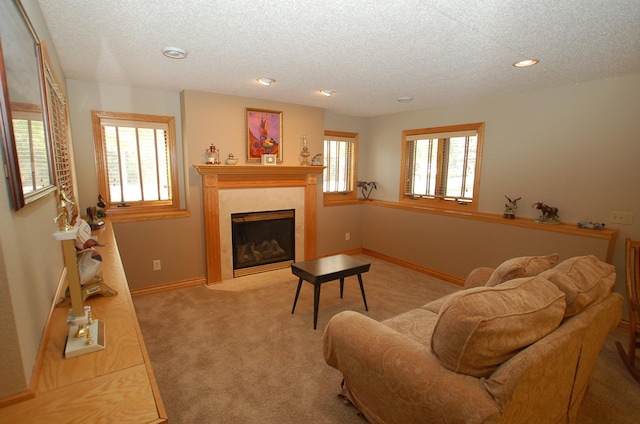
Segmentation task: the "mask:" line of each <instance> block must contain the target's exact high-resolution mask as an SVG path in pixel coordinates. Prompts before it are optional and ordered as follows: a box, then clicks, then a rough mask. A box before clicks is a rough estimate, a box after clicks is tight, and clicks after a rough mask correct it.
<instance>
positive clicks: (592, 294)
mask: <svg viewBox="0 0 640 424" xmlns="http://www.w3.org/2000/svg"><path fill="white" fill-rule="evenodd" d="M540 276H541V277H544V278H546V279H547V280H549V281H551V282H552V283H553V284H555V285H556V286H557V287H558V288H559V289H560V290H562V291H563V292H564V294H565V295H566V301H567V310H566V311H565V317H566V318H568V317H571V316H574V315H576V314H578V313H579V312H580V311H582V310H583V309H584V308H586V307H587V306H589V305H591V304H592V303H596V302H599V301H600V300H602V299H604V298H605V297H607V296H608V295H609V293H611V288H612V287H613V285H614V284H615V282H616V269H615V267H614V266H613V265H611V264H608V263H605V262H602V261H600V260H599V259H598V258H596V257H595V256H593V255H588V256H577V257H574V258H570V259H567V260H566V261H563V262H561V263H560V264H558V265H557V266H556V267H555V268H552V269H550V270H547V271H544V272H543V273H541V274H540Z"/></svg>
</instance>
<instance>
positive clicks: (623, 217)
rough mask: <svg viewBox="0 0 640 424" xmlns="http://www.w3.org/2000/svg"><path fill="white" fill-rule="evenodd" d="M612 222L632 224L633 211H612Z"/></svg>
mask: <svg viewBox="0 0 640 424" xmlns="http://www.w3.org/2000/svg"><path fill="white" fill-rule="evenodd" d="M610 221H611V223H612V224H624V225H631V224H632V223H633V212H622V211H613V212H611V219H610Z"/></svg>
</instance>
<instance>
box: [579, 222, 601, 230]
mask: <svg viewBox="0 0 640 424" xmlns="http://www.w3.org/2000/svg"><path fill="white" fill-rule="evenodd" d="M578 227H580V228H588V229H589V230H604V222H591V221H580V222H578Z"/></svg>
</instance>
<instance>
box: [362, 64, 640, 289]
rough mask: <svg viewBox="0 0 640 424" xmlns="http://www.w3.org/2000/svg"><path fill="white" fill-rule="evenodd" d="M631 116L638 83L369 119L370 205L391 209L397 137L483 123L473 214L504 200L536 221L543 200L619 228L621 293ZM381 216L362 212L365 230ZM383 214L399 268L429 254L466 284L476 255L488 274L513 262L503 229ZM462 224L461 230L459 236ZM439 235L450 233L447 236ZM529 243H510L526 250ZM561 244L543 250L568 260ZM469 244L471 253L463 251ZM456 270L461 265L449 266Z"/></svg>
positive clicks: (632, 168) (573, 218) (635, 153)
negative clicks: (621, 215)
mask: <svg viewBox="0 0 640 424" xmlns="http://www.w3.org/2000/svg"><path fill="white" fill-rule="evenodd" d="M638 116H640V74H638V75H630V76H626V77H620V78H612V79H606V80H601V81H595V82H591V83H583V84H575V85H572V86H565V87H557V88H553V89H548V90H540V91H535V92H526V93H520V94H514V95H509V96H504V97H500V98H493V99H486V100H482V101H477V102H470V103H465V104H460V105H453V106H443V107H441V108H436V109H426V110H420V111H414V112H406V113H400V114H395V115H387V116H381V117H378V118H372V119H370V123H369V124H370V125H369V128H368V131H369V137H368V139H367V143H368V146H367V147H368V149H369V152H374V151H375V154H373V153H371V154H369V155H368V157H367V162H368V163H367V172H368V177H369V178H371V179H375V180H376V181H378V183H379V186H378V190H377V191H376V198H378V199H382V200H388V201H397V200H398V198H399V187H400V182H399V167H400V137H401V131H402V130H405V129H413V128H424V127H429V126H441V125H452V124H463V123H470V122H485V123H486V128H485V141H484V155H483V162H482V173H481V184H480V201H479V210H480V211H482V212H488V213H495V214H501V213H502V210H503V207H504V203H505V198H504V196H505V195H509V196H512V197H520V196H522V200H521V201H520V202H518V204H519V205H520V207H519V209H518V211H517V214H518V216H523V217H531V218H534V217H537V213H536V211H535V210H534V209H531V207H530V206H531V204H532V203H534V202H537V201H542V202H545V203H547V204H550V205H552V206H556V207H558V208H559V210H560V212H559V214H560V218H561V219H562V220H563V221H567V222H578V221H594V222H604V223H606V225H608V226H611V227H618V228H620V236H619V238H618V241H617V244H616V253H615V257H614V261H613V262H614V265H616V268H617V271H618V283H617V285H616V290H617V291H619V292H621V293H622V292H624V288H623V285H622V278H623V276H624V245H623V243H624V238H625V237H631V238H633V239H640V196H638V195H637V194H638V184H639V182H640V166H638V164H637V162H638V158H640V140H639V139H638V134H640V119H638ZM611 211H629V212H633V213H634V214H635V220H634V222H633V225H612V224H611V223H610V222H609V217H610V214H611ZM380 213H381V212H379V211H365V218H366V219H365V220H364V222H365V223H367V222H369V221H370V220H375V221H376V222H377V223H378V224H379V221H377V220H376V219H375V218H373V217H371V216H370V215H375V216H378V215H379V214H380ZM384 215H385V223H386V225H385V228H384V231H385V233H386V235H387V239H386V240H385V242H386V243H391V244H392V245H398V246H399V245H402V246H405V249H404V250H405V252H404V253H400V251H398V253H396V254H394V255H393V256H395V255H400V259H405V260H409V258H410V257H415V254H410V253H409V252H407V250H411V251H412V252H417V251H420V250H421V249H423V248H424V247H425V246H429V247H428V249H432V247H430V246H433V245H436V246H439V247H438V251H439V257H440V261H441V262H440V261H437V262H436V263H433V262H432V260H430V259H429V263H433V265H435V266H437V267H438V268H443V269H449V270H450V271H451V272H454V273H455V275H463V274H464V272H465V271H466V270H468V269H469V265H470V263H472V262H475V263H477V261H476V259H474V258H476V256H475V255H478V254H479V255H481V257H483V258H484V262H485V264H486V265H491V266H495V265H497V264H499V263H500V262H501V261H502V260H504V259H506V258H507V257H508V256H509V255H510V254H509V253H508V252H505V251H504V250H503V246H502V245H501V240H502V239H503V238H502V237H499V236H498V235H499V234H500V233H501V232H502V231H504V230H505V228H503V227H505V226H502V225H495V226H494V228H490V231H489V228H488V227H487V226H486V224H484V223H480V222H477V223H473V222H465V223H461V222H459V220H458V219H454V218H450V219H448V220H447V219H444V220H443V219H440V218H435V217H433V216H429V215H425V214H423V215H422V216H411V217H410V218H409V221H407V214H406V213H404V212H401V211H396V210H394V211H388V212H385V213H384ZM461 224H463V225H464V227H463V228H464V229H465V231H460V227H458V225H461ZM407 225H410V226H411V227H412V228H413V230H414V234H416V236H415V237H408V238H407V237H405V236H406V232H405V231H403V229H404V227H406V226H407ZM443 228H444V229H445V230H447V231H445V232H444V233H443V232H442V230H443ZM449 230H450V231H451V232H450V233H449ZM365 231H366V229H365ZM510 232H512V231H510ZM548 234H552V233H548ZM494 235H495V236H496V237H494ZM449 237H453V238H455V239H456V242H451V240H450V239H449ZM475 237H481V238H482V239H483V240H484V243H482V244H480V243H477V242H473V243H472V244H470V243H469V239H474V238H475ZM565 240H569V239H565ZM363 241H364V242H363V245H364V247H367V248H375V247H376V246H378V245H379V244H375V245H374V246H371V244H372V243H374V236H373V235H371V236H370V237H366V236H365V237H364V239H363ZM528 242H529V239H521V238H518V239H516V240H514V243H521V244H522V245H523V246H528ZM564 243H565V241H563V238H558V237H555V236H553V237H549V240H548V250H549V251H550V252H551V251H558V250H565V251H566V249H567V246H566V245H565V244H564ZM470 245H471V246H473V247H474V248H473V249H471V250H470V251H467V250H466V248H467V247H468V246H470ZM441 246H442V249H441V248H440V247H441ZM534 246H535V247H534V250H540V249H541V247H542V246H541V245H540V244H539V243H537V244H536V245H534ZM478 248H481V249H484V250H482V251H479V250H478ZM518 251H520V252H525V251H526V249H518ZM460 254H462V255H464V256H465V258H467V259H468V260H469V261H470V262H469V263H466V264H465V265H464V266H463V265H462V264H459V261H458V260H457V259H454V258H455V257H456V256H457V255H460ZM425 260H426V259H425ZM456 263H458V264H459V266H454V264H456Z"/></svg>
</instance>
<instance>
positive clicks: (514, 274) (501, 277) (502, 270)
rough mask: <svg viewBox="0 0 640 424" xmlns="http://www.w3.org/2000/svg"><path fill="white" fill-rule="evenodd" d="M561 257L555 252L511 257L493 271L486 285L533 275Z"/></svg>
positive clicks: (489, 285) (490, 285)
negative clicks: (543, 254) (545, 254)
mask: <svg viewBox="0 0 640 424" xmlns="http://www.w3.org/2000/svg"><path fill="white" fill-rule="evenodd" d="M559 257H560V256H559V255H558V254H557V253H554V254H552V255H547V256H522V257H519V258H512V259H509V260H508V261H505V262H503V263H502V264H501V265H500V266H499V267H497V268H496V269H495V271H493V274H491V277H489V280H488V281H487V284H485V286H486V287H494V286H497V285H498V284H502V283H504V282H505V281H509V280H513V279H514V278H521V277H533V276H535V275H538V274H540V273H541V272H542V271H546V270H548V269H549V268H551V267H552V266H553V265H555V263H556V262H558V258H559Z"/></svg>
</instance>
